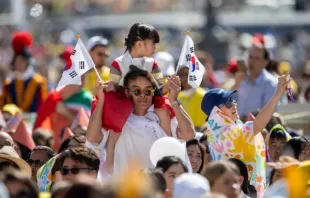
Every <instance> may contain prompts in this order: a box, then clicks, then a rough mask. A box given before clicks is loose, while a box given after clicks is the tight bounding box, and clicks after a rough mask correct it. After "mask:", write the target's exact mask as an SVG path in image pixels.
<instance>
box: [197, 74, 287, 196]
mask: <svg viewBox="0 0 310 198" xmlns="http://www.w3.org/2000/svg"><path fill="white" fill-rule="evenodd" d="M289 83H290V78H289V74H286V75H283V76H280V77H279V82H278V86H277V91H276V93H275V94H274V96H273V97H272V98H271V100H270V101H269V103H268V104H267V105H266V106H265V107H264V108H263V109H262V111H261V112H260V113H259V114H258V115H257V117H256V118H255V120H254V121H248V122H246V123H242V122H241V121H240V120H239V115H238V111H237V99H236V92H237V91H236V90H233V91H224V90H223V89H212V90H210V91H208V92H207V93H206V94H205V96H204V98H203V100H202V103H201V108H202V110H203V112H204V113H205V114H206V115H207V128H208V130H207V136H208V143H209V144H208V146H209V150H210V154H211V157H212V160H213V161H217V160H221V159H227V158H237V159H240V160H242V161H243V162H244V163H245V164H246V165H247V168H248V170H249V175H251V178H250V182H251V184H255V187H256V190H257V193H258V197H260V196H261V194H260V193H262V192H263V190H264V184H265V175H266V170H265V168H264V167H265V165H264V163H265V146H264V139H263V137H262V135H261V134H260V131H262V130H263V129H264V128H265V126H266V125H267V123H268V121H269V120H270V118H271V116H272V114H273V113H274V111H275V109H276V106H277V104H278V101H279V100H280V98H281V97H282V95H283V94H284V92H285V91H286V89H287V85H288V84H289Z"/></svg>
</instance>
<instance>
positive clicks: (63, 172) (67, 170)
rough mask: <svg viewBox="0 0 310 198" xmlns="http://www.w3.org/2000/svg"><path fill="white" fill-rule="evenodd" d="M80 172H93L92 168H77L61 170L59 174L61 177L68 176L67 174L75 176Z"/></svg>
mask: <svg viewBox="0 0 310 198" xmlns="http://www.w3.org/2000/svg"><path fill="white" fill-rule="evenodd" d="M81 170H88V171H92V170H95V169H93V168H77V167H74V168H71V169H69V168H61V169H60V173H61V174H62V175H68V174H69V173H71V174H73V175H77V174H79V173H80V171H81Z"/></svg>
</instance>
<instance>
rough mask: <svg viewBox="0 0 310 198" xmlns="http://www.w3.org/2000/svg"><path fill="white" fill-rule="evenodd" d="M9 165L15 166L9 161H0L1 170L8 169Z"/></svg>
mask: <svg viewBox="0 0 310 198" xmlns="http://www.w3.org/2000/svg"><path fill="white" fill-rule="evenodd" d="M10 167H14V168H16V166H15V165H14V164H12V163H11V162H0V170H1V171H3V170H5V169H8V168H10Z"/></svg>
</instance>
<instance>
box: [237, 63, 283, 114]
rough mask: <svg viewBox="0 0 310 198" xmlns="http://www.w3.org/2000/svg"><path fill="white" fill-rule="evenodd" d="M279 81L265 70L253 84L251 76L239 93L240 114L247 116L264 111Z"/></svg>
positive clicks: (241, 86)
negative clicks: (257, 111)
mask: <svg viewBox="0 0 310 198" xmlns="http://www.w3.org/2000/svg"><path fill="white" fill-rule="evenodd" d="M277 84H278V79H276V78H275V77H274V76H272V75H271V74H270V73H269V72H268V71H266V70H265V69H263V70H262V72H261V74H260V75H259V76H258V77H257V78H256V80H255V81H254V82H253V81H252V80H251V79H250V78H249V76H248V77H247V78H246V79H245V80H244V81H243V82H242V83H241V84H240V87H239V89H238V92H237V94H238V95H237V96H238V101H237V104H238V113H239V115H240V116H247V115H248V114H249V113H251V112H253V111H256V110H257V109H262V108H263V107H264V106H265V105H266V104H267V103H268V102H269V100H270V99H271V97H272V96H273V95H274V94H275V92H276V89H277Z"/></svg>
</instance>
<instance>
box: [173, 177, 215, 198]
mask: <svg viewBox="0 0 310 198" xmlns="http://www.w3.org/2000/svg"><path fill="white" fill-rule="evenodd" d="M209 192H210V184H209V182H208V180H207V179H206V178H204V177H203V176H201V175H199V174H197V173H194V174H192V173H184V174H182V175H180V176H179V177H178V178H176V180H175V181H174V187H173V198H189V197H190V198H200V197H201V196H202V195H204V194H206V193H209Z"/></svg>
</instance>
